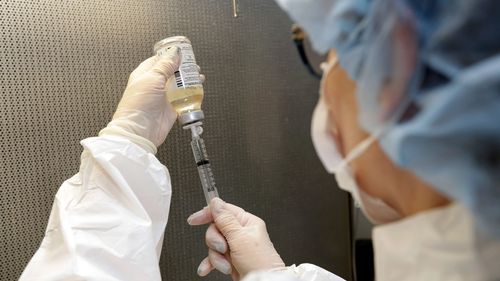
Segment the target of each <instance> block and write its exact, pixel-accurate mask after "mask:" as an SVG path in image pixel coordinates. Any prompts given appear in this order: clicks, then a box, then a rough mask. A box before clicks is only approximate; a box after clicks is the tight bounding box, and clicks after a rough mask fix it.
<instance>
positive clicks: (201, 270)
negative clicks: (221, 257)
mask: <svg viewBox="0 0 500 281" xmlns="http://www.w3.org/2000/svg"><path fill="white" fill-rule="evenodd" d="M207 267H208V265H207V264H206V263H204V262H202V263H200V265H199V266H198V270H197V273H198V275H199V276H204V275H205V272H206V271H207V269H208V268H207Z"/></svg>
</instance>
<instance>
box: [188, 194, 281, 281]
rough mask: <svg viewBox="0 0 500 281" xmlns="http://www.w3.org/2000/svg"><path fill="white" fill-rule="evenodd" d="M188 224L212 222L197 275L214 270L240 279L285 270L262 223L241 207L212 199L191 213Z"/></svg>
mask: <svg viewBox="0 0 500 281" xmlns="http://www.w3.org/2000/svg"><path fill="white" fill-rule="evenodd" d="M211 222H213V223H211ZM188 223H189V224H190V225H201V224H207V223H211V224H210V226H209V227H208V230H207V232H206V236H205V241H206V244H207V246H208V257H207V258H205V259H204V260H203V261H202V262H201V264H200V266H199V267H198V275H200V276H205V275H207V274H208V273H210V272H211V271H212V270H213V269H214V268H215V269H217V270H219V271H220V272H222V273H224V274H232V277H233V280H240V278H243V277H244V276H245V275H246V274H247V273H249V272H251V271H258V270H270V269H285V264H284V263H283V260H282V259H281V257H280V256H279V255H278V253H277V252H276V250H275V249H274V246H273V243H272V242H271V240H270V239H269V234H268V233H267V230H266V224H265V223H264V221H263V220H262V219H260V218H259V217H257V216H254V215H252V214H250V213H248V212H245V210H243V209H242V208H240V207H237V206H235V205H232V204H229V203H225V202H224V201H222V200H221V199H219V198H214V199H213V200H212V201H211V202H210V206H209V207H205V208H204V209H203V210H201V211H198V212H196V213H194V214H192V215H191V216H190V217H189V218H188Z"/></svg>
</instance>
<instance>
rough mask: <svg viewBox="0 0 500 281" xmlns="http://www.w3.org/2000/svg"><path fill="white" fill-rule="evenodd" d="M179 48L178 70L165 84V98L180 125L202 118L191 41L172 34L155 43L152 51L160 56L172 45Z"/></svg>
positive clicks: (199, 84) (198, 80)
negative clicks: (175, 113)
mask: <svg viewBox="0 0 500 281" xmlns="http://www.w3.org/2000/svg"><path fill="white" fill-rule="evenodd" d="M174 46H176V47H178V48H179V50H180V64H179V70H177V71H176V72H175V73H174V76H173V77H172V78H170V79H168V81H167V84H166V91H167V100H168V101H169V102H170V104H171V105H172V106H173V107H174V109H175V111H177V115H178V120H179V122H180V123H181V125H182V126H184V125H187V124H190V123H194V122H198V121H201V120H203V118H204V115H203V111H202V110H201V103H202V102H203V85H202V82H201V80H200V73H199V71H198V65H197V64H196V59H195V57H194V53H193V47H192V45H191V41H189V39H188V38H187V37H185V36H173V37H168V38H166V39H163V40H161V41H159V42H158V43H156V44H155V46H154V52H155V53H156V54H157V55H158V56H162V55H163V54H165V53H166V51H167V50H168V49H170V48H172V47H174Z"/></svg>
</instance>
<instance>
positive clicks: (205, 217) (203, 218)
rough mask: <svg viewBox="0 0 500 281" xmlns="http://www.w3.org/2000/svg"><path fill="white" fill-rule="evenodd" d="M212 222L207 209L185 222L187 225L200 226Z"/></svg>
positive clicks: (210, 214)
mask: <svg viewBox="0 0 500 281" xmlns="http://www.w3.org/2000/svg"><path fill="white" fill-rule="evenodd" d="M213 220H214V219H213V218H212V212H210V209H209V208H208V207H205V208H203V209H202V210H200V211H198V212H196V213H194V214H192V215H190V216H189V218H188V219H187V222H188V224H189V225H202V224H207V223H211V222H212V221H213Z"/></svg>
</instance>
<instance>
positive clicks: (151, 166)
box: [21, 136, 171, 280]
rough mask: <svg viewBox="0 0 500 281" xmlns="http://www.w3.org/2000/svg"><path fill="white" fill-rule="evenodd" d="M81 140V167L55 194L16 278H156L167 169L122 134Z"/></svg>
mask: <svg viewBox="0 0 500 281" xmlns="http://www.w3.org/2000/svg"><path fill="white" fill-rule="evenodd" d="M82 145H83V146H84V152H83V153H82V157H81V165H80V171H79V173H78V174H76V175H75V176H73V177H72V178H70V179H68V180H67V181H65V182H64V183H63V184H62V186H61V187H60V189H59V191H58V192H57V195H56V198H55V201H54V205H53V208H52V212H51V215H50V220H49V224H48V226H47V231H46V234H45V238H44V239H43V241H42V244H41V247H40V249H39V250H38V251H37V253H36V254H35V256H34V257H33V259H32V260H31V262H30V263H29V264H28V266H27V268H26V269H25V272H24V273H23V275H22V277H21V280H55V279H65V278H70V277H79V278H83V279H85V280H160V273H159V268H158V260H159V256H160V251H161V246H162V241H163V233H164V229H165V226H166V223H167V219H168V212H169V206H170V198H171V186H170V176H169V174H168V170H167V169H166V167H165V166H163V165H162V164H161V163H160V162H159V161H158V160H157V159H156V158H155V156H154V155H153V154H152V153H150V152H147V151H145V150H144V149H142V148H141V147H139V146H137V145H136V144H134V143H132V142H131V141H129V140H127V139H125V138H121V137H112V136H104V137H96V138H89V139H85V140H83V141H82Z"/></svg>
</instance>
